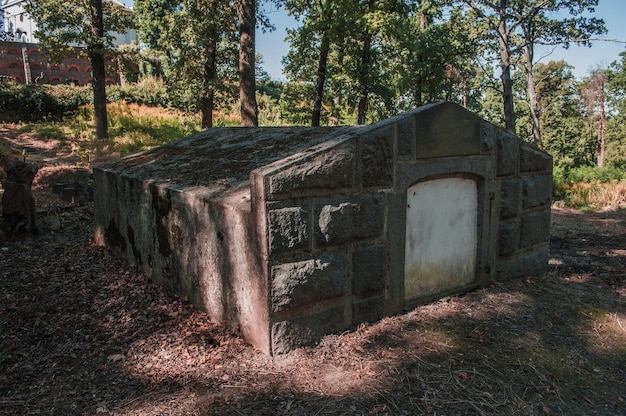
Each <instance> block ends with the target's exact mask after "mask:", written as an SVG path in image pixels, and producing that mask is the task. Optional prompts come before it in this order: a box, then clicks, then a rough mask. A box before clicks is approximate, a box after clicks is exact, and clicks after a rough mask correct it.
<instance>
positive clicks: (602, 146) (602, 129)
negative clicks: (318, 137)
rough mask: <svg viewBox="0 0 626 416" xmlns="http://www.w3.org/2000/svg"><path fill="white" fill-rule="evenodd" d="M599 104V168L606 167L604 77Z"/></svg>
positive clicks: (601, 82)
mask: <svg viewBox="0 0 626 416" xmlns="http://www.w3.org/2000/svg"><path fill="white" fill-rule="evenodd" d="M598 104H599V107H600V128H599V129H598V141H599V142H600V152H599V153H598V167H599V168H603V167H604V155H605V152H606V111H605V108H604V75H602V79H601V80H600V85H599V91H598Z"/></svg>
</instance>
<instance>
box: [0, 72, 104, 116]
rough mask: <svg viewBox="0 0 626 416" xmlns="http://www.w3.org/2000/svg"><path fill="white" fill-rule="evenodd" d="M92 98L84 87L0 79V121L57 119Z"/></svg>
mask: <svg viewBox="0 0 626 416" xmlns="http://www.w3.org/2000/svg"><path fill="white" fill-rule="evenodd" d="M91 101H92V93H91V89H90V88H88V87H70V86H67V85H39V84H19V83H17V82H14V81H7V80H4V81H1V82H0V121H3V122H20V121H21V122H36V121H44V120H45V121H59V120H63V119H64V118H65V117H67V116H70V115H72V114H74V113H75V112H76V111H77V110H78V109H79V108H80V107H81V106H83V105H85V104H88V103H90V102H91Z"/></svg>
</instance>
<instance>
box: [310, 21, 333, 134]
mask: <svg viewBox="0 0 626 416" xmlns="http://www.w3.org/2000/svg"><path fill="white" fill-rule="evenodd" d="M329 52H330V41H329V39H328V34H327V33H324V34H323V35H322V44H321V45H320V60H319V64H318V66H317V80H316V85H315V104H314V105H313V116H312V119H311V126H313V127H319V125H320V120H321V118H322V102H323V99H324V84H326V72H327V64H328V53H329Z"/></svg>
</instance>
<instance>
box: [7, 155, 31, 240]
mask: <svg viewBox="0 0 626 416" xmlns="http://www.w3.org/2000/svg"><path fill="white" fill-rule="evenodd" d="M38 170H39V167H38V166H37V165H35V164H34V163H29V162H20V161H16V162H13V163H9V164H8V166H7V167H6V168H5V171H6V178H5V179H4V180H3V181H2V188H3V189H4V194H3V195H2V223H3V224H2V225H3V228H5V230H6V231H7V232H8V233H9V235H15V234H18V233H21V232H30V233H33V234H37V231H38V230H37V222H36V216H35V197H34V196H33V193H32V191H31V188H32V184H33V179H34V178H35V175H36V174H37V171H38Z"/></svg>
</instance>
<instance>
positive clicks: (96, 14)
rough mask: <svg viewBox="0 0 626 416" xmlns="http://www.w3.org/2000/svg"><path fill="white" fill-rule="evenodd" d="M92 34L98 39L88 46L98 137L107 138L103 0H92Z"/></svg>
mask: <svg viewBox="0 0 626 416" xmlns="http://www.w3.org/2000/svg"><path fill="white" fill-rule="evenodd" d="M90 1H91V3H90V6H91V34H92V35H93V36H94V37H95V38H96V39H98V41H97V43H96V44H93V45H90V46H89V47H88V53H89V60H90V61H91V75H92V80H91V86H92V88H93V108H94V117H95V119H96V138H97V139H98V140H106V139H107V138H108V137H109V132H108V126H107V100H106V79H105V77H106V72H105V69H104V42H103V41H102V40H101V39H102V38H103V36H104V23H103V20H102V0H90Z"/></svg>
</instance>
